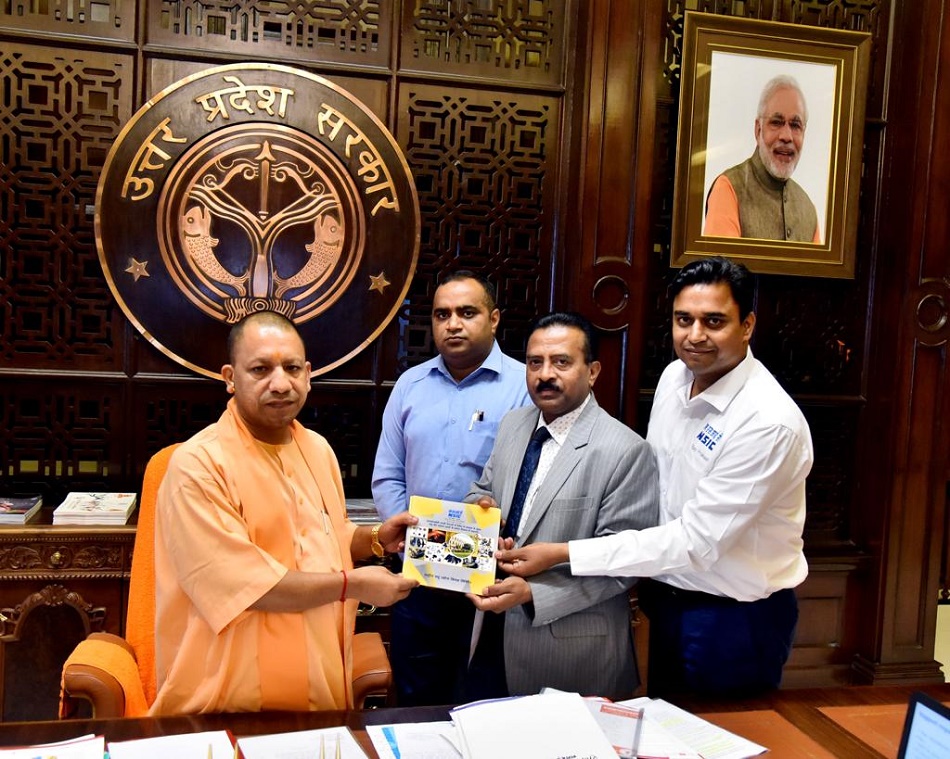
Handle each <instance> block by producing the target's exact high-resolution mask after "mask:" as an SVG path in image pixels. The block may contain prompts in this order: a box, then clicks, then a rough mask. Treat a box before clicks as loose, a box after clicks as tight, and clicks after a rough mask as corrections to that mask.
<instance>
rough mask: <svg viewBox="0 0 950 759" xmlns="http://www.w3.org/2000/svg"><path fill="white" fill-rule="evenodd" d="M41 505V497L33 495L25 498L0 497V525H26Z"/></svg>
mask: <svg viewBox="0 0 950 759" xmlns="http://www.w3.org/2000/svg"><path fill="white" fill-rule="evenodd" d="M42 505H43V496H41V495H33V496H27V497H25V498H2V497H0V524H26V523H27V522H29V521H30V520H31V519H33V517H35V516H36V515H37V514H38V513H39V511H40V506H42Z"/></svg>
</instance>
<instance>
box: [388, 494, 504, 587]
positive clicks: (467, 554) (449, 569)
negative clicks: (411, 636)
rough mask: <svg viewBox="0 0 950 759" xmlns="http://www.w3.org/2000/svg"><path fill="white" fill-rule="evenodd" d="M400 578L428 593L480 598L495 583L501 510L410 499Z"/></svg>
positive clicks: (421, 498)
mask: <svg viewBox="0 0 950 759" xmlns="http://www.w3.org/2000/svg"><path fill="white" fill-rule="evenodd" d="M409 513H411V514H414V515H415V516H417V517H418V518H419V523H418V524H416V525H414V526H412V527H410V528H408V529H407V530H406V558H405V560H404V561H403V564H402V573H403V574H404V575H405V576H406V577H410V578H412V579H414V580H418V581H419V584H420V585H425V586H426V587H429V588H442V589H443V590H455V591H458V592H460V593H481V592H482V591H483V590H484V589H485V588H487V587H488V586H489V585H491V584H492V583H494V582H495V549H496V548H497V547H498V533H499V525H500V523H501V509H498V508H491V509H485V508H482V507H481V506H478V505H477V504H474V503H457V502H455V501H443V500H441V499H439V498H423V497H422V496H418V495H414V496H412V497H411V498H410V499H409Z"/></svg>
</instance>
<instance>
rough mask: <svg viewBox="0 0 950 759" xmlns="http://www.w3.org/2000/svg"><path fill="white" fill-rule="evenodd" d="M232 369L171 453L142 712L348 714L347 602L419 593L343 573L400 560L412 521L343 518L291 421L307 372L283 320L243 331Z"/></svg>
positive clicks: (337, 493)
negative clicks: (222, 399)
mask: <svg viewBox="0 0 950 759" xmlns="http://www.w3.org/2000/svg"><path fill="white" fill-rule="evenodd" d="M228 356H229V359H228V360H229V362H230V363H228V364H226V365H225V366H224V367H222V370H221V375H222V377H223V378H224V380H225V383H226V385H227V390H228V392H229V393H231V394H232V395H233V396H234V397H233V398H232V399H231V401H230V402H229V403H228V406H227V409H226V410H225V412H224V413H223V414H222V415H221V418H220V419H219V420H218V421H217V422H216V423H215V424H212V425H211V426H209V427H207V428H205V429H204V430H202V431H201V432H199V433H198V434H197V435H195V436H194V437H192V438H191V439H190V440H188V441H187V442H185V443H183V444H182V445H181V447H180V448H178V449H177V450H176V451H175V453H174V454H173V456H172V459H171V461H170V462H169V467H168V471H167V473H166V475H165V478H164V480H163V482H162V486H161V489H160V490H159V494H158V501H157V503H156V515H155V518H156V522H155V569H156V608H155V627H156V629H155V648H156V670H157V682H158V694H157V696H156V700H155V703H154V704H153V705H152V708H151V713H152V714H173V713H195V712H217V711H258V710H263V709H283V710H297V711H304V710H316V709H346V708H350V707H352V706H353V695H352V692H351V680H352V637H353V629H354V624H355V616H356V607H357V604H358V601H364V602H366V603H370V604H373V605H377V606H386V605H390V604H392V603H395V602H396V601H398V600H400V599H402V598H404V597H405V596H406V595H407V594H408V593H409V590H410V589H411V588H412V587H414V585H415V584H416V583H415V582H413V581H411V580H408V579H406V578H403V577H400V576H398V575H394V574H392V573H391V572H389V570H387V569H385V568H384V567H382V566H378V565H372V566H361V567H358V568H356V569H354V565H353V562H354V561H355V560H360V559H363V558H367V557H369V556H370V555H371V553H377V554H379V553H382V551H383V550H386V551H389V552H394V551H398V550H399V549H400V548H401V547H402V546H403V541H404V538H405V528H406V525H408V524H412V523H413V522H414V521H415V519H414V518H413V517H411V516H409V515H408V514H400V515H397V516H395V517H393V518H392V519H389V520H387V521H386V522H385V523H383V524H381V525H378V526H377V527H376V528H370V527H368V526H360V527H357V526H356V525H354V524H353V523H351V522H350V521H349V520H348V519H347V517H346V508H345V504H344V497H343V483H342V480H341V477H340V468H339V465H338V463H337V460H336V456H335V455H334V454H333V451H332V450H331V449H330V446H329V445H328V444H327V442H326V440H325V439H324V438H322V437H321V436H319V435H317V434H316V433H314V432H312V431H309V430H307V429H305V428H304V427H303V426H302V425H300V424H299V423H298V422H297V421H295V419H296V416H297V414H298V413H299V411H300V409H301V408H302V407H303V405H304V401H305V400H306V397H307V393H308V391H309V389H310V363H309V362H308V361H306V359H305V355H304V345H303V341H302V340H301V338H300V335H299V334H298V333H297V331H296V329H295V328H294V326H293V324H292V323H291V322H290V321H289V320H287V319H286V318H284V317H283V316H280V315H278V314H275V313H272V312H262V313H256V314H253V315H251V316H248V317H246V318H245V319H243V320H242V321H240V322H238V323H237V324H236V325H235V326H234V327H233V328H232V330H231V334H230V335H229V337H228Z"/></svg>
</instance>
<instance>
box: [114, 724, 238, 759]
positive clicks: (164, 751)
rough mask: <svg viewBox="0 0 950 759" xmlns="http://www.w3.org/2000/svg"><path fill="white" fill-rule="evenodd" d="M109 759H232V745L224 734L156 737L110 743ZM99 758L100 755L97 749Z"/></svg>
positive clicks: (226, 734) (220, 732)
mask: <svg viewBox="0 0 950 759" xmlns="http://www.w3.org/2000/svg"><path fill="white" fill-rule="evenodd" d="M108 756H109V759H168V757H172V756H174V757H194V759H234V742H233V739H232V737H231V734H230V733H228V732H227V730H211V731H207V732H203V733H185V734H183V735H160V736H158V737H157V738H139V739H138V740H132V741H110V742H109V754H108ZM99 757H100V759H101V757H102V753H101V749H100V754H99Z"/></svg>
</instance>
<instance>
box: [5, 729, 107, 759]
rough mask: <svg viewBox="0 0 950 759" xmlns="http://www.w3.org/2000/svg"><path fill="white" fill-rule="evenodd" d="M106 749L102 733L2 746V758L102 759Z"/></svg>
mask: <svg viewBox="0 0 950 759" xmlns="http://www.w3.org/2000/svg"><path fill="white" fill-rule="evenodd" d="M104 750H105V739H104V738H103V737H102V736H101V735H84V736H82V737H81V738H72V739H70V740H68V741H60V742H58V743H39V744H34V745H32V746H19V747H17V748H0V759H102V755H103V752H104Z"/></svg>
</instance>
